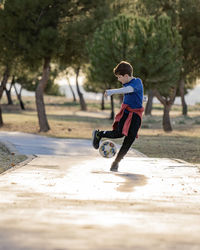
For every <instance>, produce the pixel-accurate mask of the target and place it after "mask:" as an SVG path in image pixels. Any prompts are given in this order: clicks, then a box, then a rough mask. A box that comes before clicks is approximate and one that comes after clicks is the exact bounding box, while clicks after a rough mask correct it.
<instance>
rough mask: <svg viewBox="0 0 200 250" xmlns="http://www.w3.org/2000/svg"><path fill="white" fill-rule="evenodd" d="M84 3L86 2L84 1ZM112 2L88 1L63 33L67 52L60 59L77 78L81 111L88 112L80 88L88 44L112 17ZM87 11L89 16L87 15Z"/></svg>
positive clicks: (65, 26)
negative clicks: (97, 30) (98, 29)
mask: <svg viewBox="0 0 200 250" xmlns="http://www.w3.org/2000/svg"><path fill="white" fill-rule="evenodd" d="M83 2H84V1H83ZM111 2H112V1H111V0H99V1H88V2H84V4H83V3H82V5H83V6H84V11H80V12H79V13H78V15H75V16H74V17H73V18H72V22H70V23H66V25H64V27H63V29H62V30H61V32H62V33H63V40H64V41H65V45H64V50H65V52H64V53H63V55H62V56H61V58H60V61H61V64H63V65H65V66H66V67H70V68H73V70H74V73H75V76H76V89H77V93H78V96H79V101H80V106H81V110H86V109H87V105H86V102H85V100H84V97H83V93H82V92H81V90H80V87H79V81H78V80H79V74H80V71H81V70H83V68H84V65H85V64H86V63H88V55H87V51H86V47H85V45H86V42H88V41H90V40H91V37H92V34H93V33H94V31H95V29H96V28H97V27H98V26H100V25H101V24H102V22H103V21H104V20H105V19H106V18H108V17H109V15H110V3H111ZM85 11H87V15H86V14H85V13H86V12H85Z"/></svg>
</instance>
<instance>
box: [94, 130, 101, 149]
mask: <svg viewBox="0 0 200 250" xmlns="http://www.w3.org/2000/svg"><path fill="white" fill-rule="evenodd" d="M100 140H101V136H100V133H99V130H94V131H93V133H92V145H93V147H94V148H95V149H98V148H99V142H100Z"/></svg>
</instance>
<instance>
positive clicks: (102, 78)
mask: <svg viewBox="0 0 200 250" xmlns="http://www.w3.org/2000/svg"><path fill="white" fill-rule="evenodd" d="M131 22H132V19H131V18H130V17H127V16H124V15H119V16H118V17H116V18H114V19H113V20H108V21H105V22H104V24H103V25H102V26H101V27H100V28H98V29H97V30H96V32H95V33H94V36H93V40H92V41H91V42H90V43H88V44H87V49H88V53H89V59H90V66H89V68H88V70H87V78H88V82H87V84H86V86H87V89H91V90H96V91H97V92H98V91H101V92H102V91H103V90H105V89H107V88H111V87H117V86H119V85H117V81H116V77H115V76H114V74H113V68H114V67H115V66H116V65H117V64H118V63H119V62H120V61H121V60H130V57H131V55H130V53H129V52H130V47H131V43H132V37H131Z"/></svg>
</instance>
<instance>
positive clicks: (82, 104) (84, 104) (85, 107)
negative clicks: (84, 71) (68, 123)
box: [75, 67, 87, 111]
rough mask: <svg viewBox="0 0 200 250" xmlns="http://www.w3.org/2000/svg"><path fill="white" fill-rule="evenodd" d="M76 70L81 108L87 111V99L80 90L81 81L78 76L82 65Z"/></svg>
mask: <svg viewBox="0 0 200 250" xmlns="http://www.w3.org/2000/svg"><path fill="white" fill-rule="evenodd" d="M75 72H76V88H77V93H78V96H79V101H80V106H81V110H84V111H85V110H87V106H86V103H85V100H84V98H83V94H82V93H81V91H80V88H79V83H78V76H79V72H80V67H78V68H77V69H76V71H75Z"/></svg>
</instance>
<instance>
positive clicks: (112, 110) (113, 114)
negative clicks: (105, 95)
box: [110, 95, 115, 120]
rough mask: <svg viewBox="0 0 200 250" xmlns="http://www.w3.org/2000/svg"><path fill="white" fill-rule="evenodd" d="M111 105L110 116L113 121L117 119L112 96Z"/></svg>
mask: <svg viewBox="0 0 200 250" xmlns="http://www.w3.org/2000/svg"><path fill="white" fill-rule="evenodd" d="M110 103H111V114H110V119H111V120H113V119H114V117H115V112H114V98H113V96H112V95H111V96H110Z"/></svg>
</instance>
